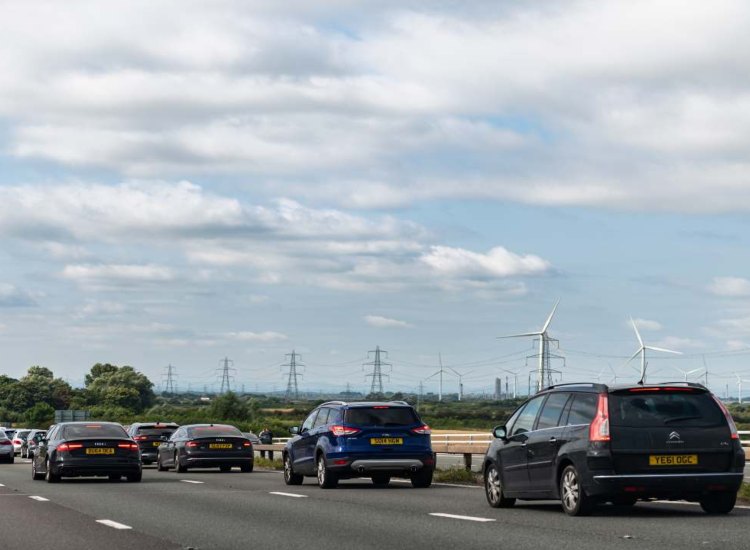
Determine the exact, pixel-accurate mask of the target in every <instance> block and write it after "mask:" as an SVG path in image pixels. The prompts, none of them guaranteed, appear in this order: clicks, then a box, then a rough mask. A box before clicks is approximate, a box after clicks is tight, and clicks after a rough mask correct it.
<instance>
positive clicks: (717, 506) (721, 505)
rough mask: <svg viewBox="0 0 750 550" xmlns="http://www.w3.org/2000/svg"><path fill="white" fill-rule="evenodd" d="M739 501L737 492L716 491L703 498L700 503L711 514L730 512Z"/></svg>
mask: <svg viewBox="0 0 750 550" xmlns="http://www.w3.org/2000/svg"><path fill="white" fill-rule="evenodd" d="M736 502H737V493H734V492H731V491H730V492H726V493H715V494H713V495H711V496H708V497H705V498H703V499H701V501H700V505H701V508H703V511H704V512H706V513H707V514H711V515H719V514H728V513H729V512H731V511H732V509H733V508H734V505H735V503H736Z"/></svg>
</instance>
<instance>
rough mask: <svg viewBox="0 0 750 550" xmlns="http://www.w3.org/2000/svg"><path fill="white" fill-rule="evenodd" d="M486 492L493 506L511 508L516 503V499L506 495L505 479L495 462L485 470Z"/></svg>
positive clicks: (488, 500)
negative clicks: (504, 488) (504, 489)
mask: <svg viewBox="0 0 750 550" xmlns="http://www.w3.org/2000/svg"><path fill="white" fill-rule="evenodd" d="M484 494H485V495H486V496H487V502H489V504H490V506H492V507H493V508H510V507H511V506H513V505H514V504H515V503H516V499H514V498H508V497H506V496H505V492H504V491H503V480H502V479H500V472H499V471H498V469H497V466H495V465H494V464H490V465H489V466H487V468H486V469H485V471H484Z"/></svg>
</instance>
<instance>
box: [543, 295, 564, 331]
mask: <svg viewBox="0 0 750 550" xmlns="http://www.w3.org/2000/svg"><path fill="white" fill-rule="evenodd" d="M559 304H560V299H559V298H558V299H557V302H555V305H554V307H553V308H552V312H551V313H550V314H549V317H547V320H546V321H545V322H544V326H543V327H542V330H541V332H543V333H544V332H547V329H548V328H549V324H550V323H551V322H552V318H553V317H554V316H555V311H557V306H558V305H559Z"/></svg>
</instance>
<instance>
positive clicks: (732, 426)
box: [711, 395, 740, 439]
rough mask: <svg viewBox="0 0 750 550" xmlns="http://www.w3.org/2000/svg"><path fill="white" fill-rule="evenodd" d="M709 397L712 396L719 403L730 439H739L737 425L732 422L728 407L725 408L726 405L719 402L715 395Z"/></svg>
mask: <svg viewBox="0 0 750 550" xmlns="http://www.w3.org/2000/svg"><path fill="white" fill-rule="evenodd" d="M711 397H713V398H714V401H716V403H717V404H718V405H719V408H720V409H721V412H723V413H724V418H726V419H727V424H729V432H730V434H731V438H732V439H739V438H740V434H738V433H737V426H736V425H735V423H734V419H733V418H732V415H731V414H730V412H729V409H727V407H726V405H724V403H722V402H721V399H719V398H718V397H716V396H715V395H711Z"/></svg>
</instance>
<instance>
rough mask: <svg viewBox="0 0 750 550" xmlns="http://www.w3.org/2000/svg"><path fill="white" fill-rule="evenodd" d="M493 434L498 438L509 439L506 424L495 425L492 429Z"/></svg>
mask: <svg viewBox="0 0 750 550" xmlns="http://www.w3.org/2000/svg"><path fill="white" fill-rule="evenodd" d="M492 435H494V436H495V437H496V438H497V439H507V438H508V431H507V430H506V429H505V426H495V427H494V428H493V429H492Z"/></svg>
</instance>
